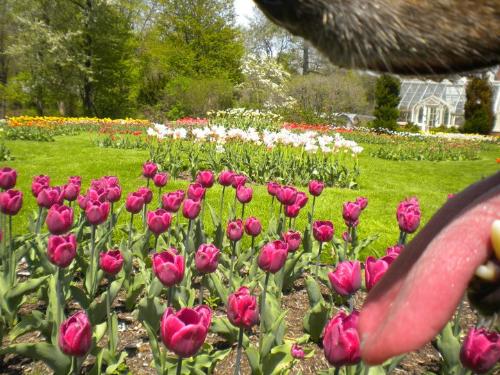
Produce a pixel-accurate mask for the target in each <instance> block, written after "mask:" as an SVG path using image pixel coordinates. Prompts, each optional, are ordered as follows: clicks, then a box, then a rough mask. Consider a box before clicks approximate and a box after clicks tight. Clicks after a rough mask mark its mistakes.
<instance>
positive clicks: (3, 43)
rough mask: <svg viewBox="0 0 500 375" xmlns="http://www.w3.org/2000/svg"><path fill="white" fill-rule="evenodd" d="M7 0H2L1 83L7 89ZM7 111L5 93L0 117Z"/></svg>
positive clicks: (0, 1)
mask: <svg viewBox="0 0 500 375" xmlns="http://www.w3.org/2000/svg"><path fill="white" fill-rule="evenodd" d="M7 30H8V27H7V0H0V85H1V86H3V88H4V89H5V88H6V86H7V80H8V76H9V74H8V73H9V71H8V68H9V64H8V57H7V55H6V54H5V50H6V49H7ZM6 112H7V98H6V97H5V95H4V94H1V96H0V118H4V117H5V116H6V114H7V113H6Z"/></svg>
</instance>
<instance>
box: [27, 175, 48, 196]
mask: <svg viewBox="0 0 500 375" xmlns="http://www.w3.org/2000/svg"><path fill="white" fill-rule="evenodd" d="M49 184H50V177H49V176H45V175H40V176H35V177H33V182H32V183H31V192H32V193H33V196H34V197H35V198H36V197H37V196H38V194H39V193H40V191H42V189H45V188H47V187H49Z"/></svg>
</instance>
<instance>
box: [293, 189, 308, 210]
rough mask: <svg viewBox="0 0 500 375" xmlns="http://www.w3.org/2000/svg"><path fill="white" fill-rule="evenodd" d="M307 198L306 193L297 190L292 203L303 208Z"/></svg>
mask: <svg viewBox="0 0 500 375" xmlns="http://www.w3.org/2000/svg"><path fill="white" fill-rule="evenodd" d="M308 200H309V198H308V197H307V195H306V193H303V192H301V191H299V192H298V193H297V197H296V198H295V203H294V204H296V205H297V206H299V207H300V208H304V207H305V206H306V204H307V201H308Z"/></svg>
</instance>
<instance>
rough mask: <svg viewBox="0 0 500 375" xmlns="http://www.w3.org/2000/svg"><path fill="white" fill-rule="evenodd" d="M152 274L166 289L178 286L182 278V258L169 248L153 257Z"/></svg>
mask: <svg viewBox="0 0 500 375" xmlns="http://www.w3.org/2000/svg"><path fill="white" fill-rule="evenodd" d="M153 272H154V274H155V275H156V277H157V278H158V280H160V281H161V283H162V284H163V285H165V286H166V287H167V288H168V287H171V286H173V285H176V284H179V283H180V282H181V281H182V279H183V278H184V257H183V256H182V255H179V254H178V253H177V250H175V249H174V248H170V249H168V250H165V251H162V252H161V253H156V254H154V255H153Z"/></svg>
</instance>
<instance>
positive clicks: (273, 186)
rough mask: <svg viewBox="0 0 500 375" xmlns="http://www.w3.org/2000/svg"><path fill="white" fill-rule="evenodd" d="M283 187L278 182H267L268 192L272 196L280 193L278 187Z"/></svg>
mask: <svg viewBox="0 0 500 375" xmlns="http://www.w3.org/2000/svg"><path fill="white" fill-rule="evenodd" d="M280 188H281V185H280V184H278V183H277V182H272V181H271V182H268V183H267V192H268V193H269V195H270V196H272V197H275V196H276V194H278V189H280Z"/></svg>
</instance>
